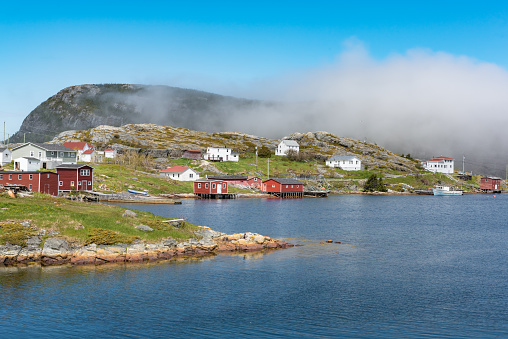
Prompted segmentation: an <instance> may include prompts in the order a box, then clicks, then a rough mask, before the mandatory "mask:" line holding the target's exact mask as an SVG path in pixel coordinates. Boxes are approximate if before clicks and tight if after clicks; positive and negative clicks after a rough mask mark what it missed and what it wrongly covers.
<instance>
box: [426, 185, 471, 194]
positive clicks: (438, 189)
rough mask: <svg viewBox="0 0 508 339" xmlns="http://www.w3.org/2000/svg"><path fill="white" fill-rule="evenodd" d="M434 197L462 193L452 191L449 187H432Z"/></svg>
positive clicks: (460, 192) (455, 190)
mask: <svg viewBox="0 0 508 339" xmlns="http://www.w3.org/2000/svg"><path fill="white" fill-rule="evenodd" d="M432 192H434V195H462V194H463V193H464V191H462V190H457V189H453V188H451V187H450V186H434V188H433V189H432Z"/></svg>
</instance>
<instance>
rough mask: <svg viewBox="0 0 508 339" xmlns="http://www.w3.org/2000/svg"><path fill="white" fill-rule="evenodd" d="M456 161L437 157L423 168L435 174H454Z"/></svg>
mask: <svg viewBox="0 0 508 339" xmlns="http://www.w3.org/2000/svg"><path fill="white" fill-rule="evenodd" d="M454 165H455V161H454V159H453V158H448V157H443V156H440V157H435V158H434V159H432V160H428V161H426V162H424V163H423V168H425V169H426V170H427V171H431V172H434V173H448V174H453V172H454Z"/></svg>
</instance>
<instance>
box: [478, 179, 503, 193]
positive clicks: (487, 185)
mask: <svg viewBox="0 0 508 339" xmlns="http://www.w3.org/2000/svg"><path fill="white" fill-rule="evenodd" d="M480 189H481V190H482V191H483V192H492V193H501V178H497V177H483V178H481V179H480Z"/></svg>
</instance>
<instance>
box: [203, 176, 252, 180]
mask: <svg viewBox="0 0 508 339" xmlns="http://www.w3.org/2000/svg"><path fill="white" fill-rule="evenodd" d="M206 178H207V179H220V180H227V179H229V180H247V179H248V178H249V177H248V176H246V175H207V176H206Z"/></svg>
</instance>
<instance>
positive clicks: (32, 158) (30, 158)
mask: <svg viewBox="0 0 508 339" xmlns="http://www.w3.org/2000/svg"><path fill="white" fill-rule="evenodd" d="M18 159H26V160H37V161H41V160H40V159H37V158H34V157H21V158H18Z"/></svg>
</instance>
